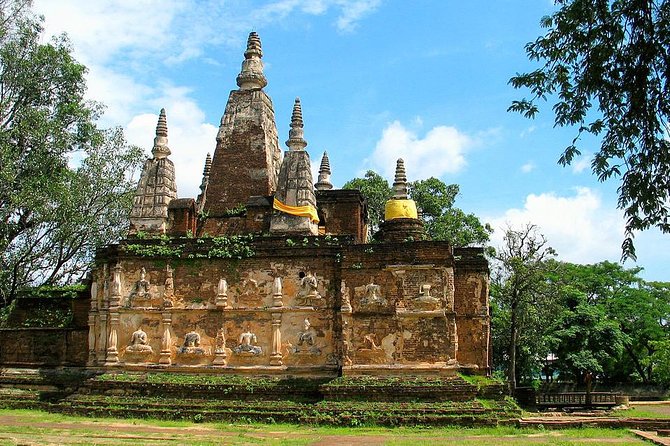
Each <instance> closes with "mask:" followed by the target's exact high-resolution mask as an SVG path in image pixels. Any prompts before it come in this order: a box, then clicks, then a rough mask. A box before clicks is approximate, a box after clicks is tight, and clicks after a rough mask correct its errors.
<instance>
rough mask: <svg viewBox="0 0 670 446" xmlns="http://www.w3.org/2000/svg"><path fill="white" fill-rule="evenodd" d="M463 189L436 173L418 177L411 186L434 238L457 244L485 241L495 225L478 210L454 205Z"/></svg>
mask: <svg viewBox="0 0 670 446" xmlns="http://www.w3.org/2000/svg"><path fill="white" fill-rule="evenodd" d="M459 191H460V189H459V187H458V185H457V184H449V185H447V184H445V183H443V182H442V181H440V180H438V179H437V178H434V177H431V178H428V179H427V180H419V181H414V182H412V183H410V187H409V195H410V197H411V198H412V199H413V200H414V201H416V204H417V207H418V209H419V212H420V216H421V219H422V220H423V221H424V223H425V224H426V232H428V235H430V237H431V238H432V239H433V240H449V241H450V242H451V244H452V245H454V246H468V245H484V244H486V243H487V242H488V241H489V237H490V235H491V233H492V232H493V228H491V226H490V225H489V224H488V223H487V224H482V223H481V222H480V221H479V218H477V216H475V215H474V214H466V213H465V212H463V211H462V210H461V209H459V208H456V207H454V203H455V202H456V197H457V196H458V194H459Z"/></svg>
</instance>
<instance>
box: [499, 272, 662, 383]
mask: <svg viewBox="0 0 670 446" xmlns="http://www.w3.org/2000/svg"><path fill="white" fill-rule="evenodd" d="M529 266H530V265H529ZM529 266H526V267H524V269H525V270H528V268H529ZM498 268H499V266H498V267H496V269H494V274H493V279H494V280H493V282H492V290H491V291H492V301H491V304H492V306H493V320H492V325H493V342H494V355H495V356H494V362H495V364H496V367H498V368H506V367H509V366H511V364H510V363H511V362H512V361H511V360H510V358H512V353H511V351H510V350H509V349H508V348H507V346H508V345H510V341H511V333H512V332H513V330H512V326H513V324H512V322H511V320H512V316H513V314H514V313H513V307H512V303H513V302H512V301H508V300H506V295H510V293H511V291H512V290H513V282H510V280H511V278H512V276H511V275H508V276H503V277H508V278H507V279H506V280H505V281H503V282H502V284H501V282H500V277H501V276H500V273H499V270H498ZM640 271H641V268H630V269H625V268H623V267H622V266H621V265H620V264H617V263H612V262H600V263H596V264H592V265H577V264H572V263H566V262H558V261H555V260H553V259H549V260H547V261H545V264H544V265H543V270H542V272H541V275H540V277H539V278H538V282H537V287H536V288H535V293H534V295H535V298H534V299H533V300H525V301H521V302H522V303H524V304H525V303H526V302H531V305H526V306H525V307H524V308H525V309H524V311H521V312H519V314H520V320H521V322H516V325H517V327H518V342H517V347H516V352H515V355H516V361H515V362H516V372H515V373H516V374H517V375H518V376H519V377H520V381H525V382H529V381H530V380H531V379H533V378H534V377H537V376H538V375H540V372H543V373H545V374H546V375H547V376H548V379H549V378H550V377H551V376H552V375H553V374H554V373H556V372H558V373H559V376H560V377H561V378H563V379H571V380H575V381H576V382H580V383H581V382H582V380H583V378H584V376H585V375H586V374H587V373H591V374H593V375H594V376H595V377H597V378H598V379H599V380H601V381H609V382H636V381H641V382H643V383H647V384H648V383H654V382H655V383H667V382H668V380H667V379H668V376H669V375H668V374H667V370H668V367H669V365H668V362H667V360H668V356H667V353H666V351H665V350H664V349H666V348H667V345H668V344H667V343H668V341H669V340H670V284H668V283H658V282H645V281H644V280H642V279H641V278H640V277H639V273H640ZM501 285H502V286H501ZM505 293H507V294H505ZM517 308H518V307H517ZM501 352H502V354H501ZM549 353H552V354H553V357H554V358H555V359H554V360H553V361H552V363H550V364H549V363H545V358H547V355H548V354H549Z"/></svg>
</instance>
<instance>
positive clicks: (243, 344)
mask: <svg viewBox="0 0 670 446" xmlns="http://www.w3.org/2000/svg"><path fill="white" fill-rule="evenodd" d="M257 342H258V338H257V337H256V335H255V334H254V333H252V332H251V331H249V329H248V328H247V331H245V332H244V333H242V334H241V335H240V337H239V339H238V344H237V347H235V348H234V349H233V351H234V352H235V353H238V354H242V355H260V354H261V353H263V349H262V347H260V346H258V345H254V344H256V343H257Z"/></svg>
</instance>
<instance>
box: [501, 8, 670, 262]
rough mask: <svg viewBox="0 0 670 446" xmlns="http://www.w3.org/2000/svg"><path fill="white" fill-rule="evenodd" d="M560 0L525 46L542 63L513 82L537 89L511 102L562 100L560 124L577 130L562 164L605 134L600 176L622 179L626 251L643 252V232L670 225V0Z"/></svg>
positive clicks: (520, 105) (524, 105)
mask: <svg viewBox="0 0 670 446" xmlns="http://www.w3.org/2000/svg"><path fill="white" fill-rule="evenodd" d="M555 3H556V5H557V6H558V9H557V11H556V12H554V13H553V14H552V15H551V16H547V17H544V18H543V19H542V21H541V24H542V26H543V27H544V28H546V29H547V33H546V34H545V35H544V36H541V37H539V38H538V39H537V40H536V41H534V42H531V43H528V44H527V45H526V52H527V54H528V57H529V58H530V59H531V60H532V61H539V62H540V63H542V66H541V67H540V68H538V69H536V70H534V71H532V72H529V73H522V74H517V75H516V76H514V77H513V78H512V79H511V80H510V83H511V84H512V85H513V86H514V87H516V88H527V89H529V90H530V93H531V97H530V98H524V99H522V100H519V101H514V102H513V103H512V105H511V106H510V110H512V111H517V112H520V113H522V114H523V115H524V116H526V117H531V118H532V117H534V116H535V115H536V114H537V113H538V110H539V108H538V101H545V100H548V101H551V102H553V103H554V105H553V111H554V113H555V123H556V125H557V126H571V127H575V128H576V133H577V134H576V136H575V138H574V139H573V140H572V142H571V143H570V144H569V145H568V146H567V147H566V148H565V150H564V152H563V154H562V155H561V157H560V158H559V163H560V164H563V165H566V164H570V162H572V160H573V159H574V158H575V157H576V156H578V155H580V153H581V151H582V150H583V149H584V146H583V142H582V138H581V135H582V134H592V135H595V136H596V137H598V138H600V148H599V149H598V150H596V151H595V156H594V158H593V160H592V163H591V167H592V170H593V173H594V174H595V175H596V176H597V177H598V178H599V179H600V180H601V181H604V180H606V179H608V178H610V177H616V178H619V179H620V185H619V189H618V192H619V201H618V207H619V208H620V209H622V210H623V211H624V214H625V217H626V235H625V238H624V241H623V244H622V249H623V257H624V258H625V257H632V258H635V248H634V245H633V236H634V231H638V230H644V229H647V228H650V227H654V226H655V227H657V228H658V229H660V230H661V231H663V232H665V233H667V232H670V141H668V131H669V127H668V120H669V118H670V99H669V98H670V84H669V81H670V1H668V0H628V1H622V0H616V1H612V0H556V2H555ZM589 150H590V149H589Z"/></svg>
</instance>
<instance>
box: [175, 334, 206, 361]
mask: <svg viewBox="0 0 670 446" xmlns="http://www.w3.org/2000/svg"><path fill="white" fill-rule="evenodd" d="M177 353H178V354H180V355H185V356H203V355H205V354H207V352H206V351H205V349H204V348H203V347H201V346H200V334H198V332H196V331H195V330H194V331H191V332H189V333H186V335H184V343H183V344H182V346H181V347H179V348H178V349H177Z"/></svg>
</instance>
